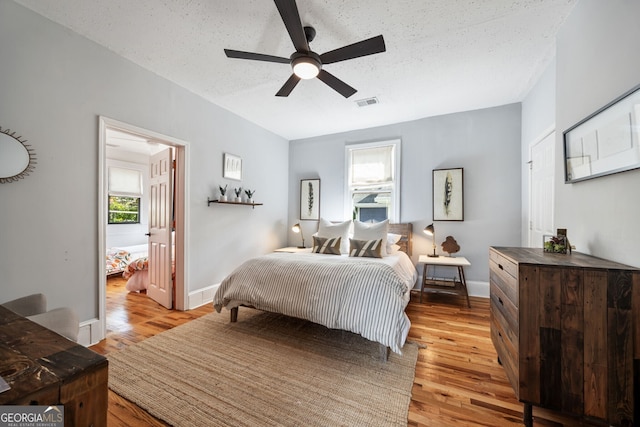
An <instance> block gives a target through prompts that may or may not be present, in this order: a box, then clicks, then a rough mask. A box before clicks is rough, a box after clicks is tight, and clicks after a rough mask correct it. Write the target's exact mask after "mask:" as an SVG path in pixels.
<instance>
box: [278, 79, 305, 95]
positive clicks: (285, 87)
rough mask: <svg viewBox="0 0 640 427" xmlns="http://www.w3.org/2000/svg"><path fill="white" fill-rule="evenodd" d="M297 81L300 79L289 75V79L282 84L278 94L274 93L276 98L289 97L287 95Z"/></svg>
mask: <svg viewBox="0 0 640 427" xmlns="http://www.w3.org/2000/svg"><path fill="white" fill-rule="evenodd" d="M299 81H300V77H298V76H296V75H295V74H291V77H289V79H288V80H287V81H286V82H284V85H282V87H281V88H280V90H279V91H278V93H276V96H289V94H290V93H291V91H292V90H293V88H294V87H296V85H297V84H298V82H299Z"/></svg>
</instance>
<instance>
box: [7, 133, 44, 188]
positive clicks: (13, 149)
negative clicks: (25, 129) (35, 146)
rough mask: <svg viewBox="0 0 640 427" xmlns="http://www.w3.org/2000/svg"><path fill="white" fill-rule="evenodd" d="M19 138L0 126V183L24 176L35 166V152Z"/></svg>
mask: <svg viewBox="0 0 640 427" xmlns="http://www.w3.org/2000/svg"><path fill="white" fill-rule="evenodd" d="M21 138H22V137H21V136H16V133H15V132H11V131H10V130H9V129H4V130H3V129H2V128H1V127H0V183H5V182H12V181H17V180H19V179H21V178H24V177H25V176H26V175H29V172H31V171H32V170H33V168H34V167H35V166H34V164H35V162H34V160H35V154H34V152H33V150H32V149H31V148H29V146H28V145H26V144H25V142H27V141H26V140H23V139H21Z"/></svg>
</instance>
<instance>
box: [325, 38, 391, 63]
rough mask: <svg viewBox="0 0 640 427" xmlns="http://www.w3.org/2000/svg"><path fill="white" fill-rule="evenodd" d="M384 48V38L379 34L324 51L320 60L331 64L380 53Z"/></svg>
mask: <svg viewBox="0 0 640 427" xmlns="http://www.w3.org/2000/svg"><path fill="white" fill-rule="evenodd" d="M386 50H387V49H386V47H385V45H384V38H383V37H382V36H381V35H380V36H376V37H371V38H370V39H367V40H362V41H360V42H357V43H354V44H350V45H348V46H344V47H341V48H339V49H335V50H331V51H329V52H325V53H323V54H322V55H320V60H321V61H322V63H323V64H333V63H334V62H339V61H344V60H347V59H353V58H359V57H361V56H367V55H373V54H374V53H381V52H384V51H386Z"/></svg>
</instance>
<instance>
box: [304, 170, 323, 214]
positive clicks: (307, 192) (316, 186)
mask: <svg viewBox="0 0 640 427" xmlns="http://www.w3.org/2000/svg"><path fill="white" fill-rule="evenodd" d="M300 219H301V220H312V221H318V220H320V180H319V179H302V180H300Z"/></svg>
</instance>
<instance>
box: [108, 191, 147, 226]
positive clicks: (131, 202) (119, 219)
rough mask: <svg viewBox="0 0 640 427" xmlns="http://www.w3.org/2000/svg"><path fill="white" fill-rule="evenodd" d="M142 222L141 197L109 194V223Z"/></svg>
mask: <svg viewBox="0 0 640 427" xmlns="http://www.w3.org/2000/svg"><path fill="white" fill-rule="evenodd" d="M138 223H140V197H124V196H109V224H138Z"/></svg>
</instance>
